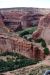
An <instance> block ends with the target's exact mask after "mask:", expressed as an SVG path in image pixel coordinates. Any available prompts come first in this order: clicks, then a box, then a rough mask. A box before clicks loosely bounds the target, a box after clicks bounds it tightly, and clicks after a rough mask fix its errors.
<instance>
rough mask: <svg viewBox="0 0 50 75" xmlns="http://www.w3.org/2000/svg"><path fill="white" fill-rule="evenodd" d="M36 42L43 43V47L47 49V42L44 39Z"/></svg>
mask: <svg viewBox="0 0 50 75" xmlns="http://www.w3.org/2000/svg"><path fill="white" fill-rule="evenodd" d="M35 42H37V43H41V45H42V47H46V42H45V40H44V39H42V38H40V39H37V40H35Z"/></svg>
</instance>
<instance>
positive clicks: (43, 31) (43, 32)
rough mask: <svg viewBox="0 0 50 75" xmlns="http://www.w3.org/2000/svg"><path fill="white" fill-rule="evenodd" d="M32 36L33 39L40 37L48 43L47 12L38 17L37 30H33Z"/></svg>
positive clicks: (49, 31)
mask: <svg viewBox="0 0 50 75" xmlns="http://www.w3.org/2000/svg"><path fill="white" fill-rule="evenodd" d="M32 36H33V39H37V38H39V37H41V38H43V39H44V40H45V41H46V43H47V44H49V45H50V14H47V15H45V16H43V17H42V18H41V19H40V21H39V24H38V28H37V31H35V32H34V33H33V34H32Z"/></svg>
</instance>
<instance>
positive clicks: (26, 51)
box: [0, 34, 44, 59]
mask: <svg viewBox="0 0 50 75" xmlns="http://www.w3.org/2000/svg"><path fill="white" fill-rule="evenodd" d="M4 51H14V52H17V53H20V54H22V55H24V56H26V57H28V58H31V59H33V58H35V59H44V51H43V49H40V48H39V47H38V46H36V45H33V44H32V43H31V42H29V41H27V40H25V39H23V38H21V37H19V36H17V35H16V36H13V35H12V34H11V36H10V35H9V36H8V35H7V34H0V52H4Z"/></svg>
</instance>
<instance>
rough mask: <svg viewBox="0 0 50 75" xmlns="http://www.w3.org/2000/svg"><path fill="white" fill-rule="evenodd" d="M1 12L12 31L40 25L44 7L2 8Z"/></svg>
mask: <svg viewBox="0 0 50 75" xmlns="http://www.w3.org/2000/svg"><path fill="white" fill-rule="evenodd" d="M47 11H49V10H47ZM47 11H46V13H47ZM0 13H1V14H0V15H1V19H2V22H3V23H4V25H5V26H6V27H7V28H9V30H10V31H18V30H22V29H25V28H27V27H32V26H34V25H38V23H39V19H40V17H42V16H43V15H44V9H43V10H42V9H41V10H39V9H37V8H35V9H34V8H20V9H18V8H17V9H1V10H0Z"/></svg>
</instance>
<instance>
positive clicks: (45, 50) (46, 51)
mask: <svg viewBox="0 0 50 75" xmlns="http://www.w3.org/2000/svg"><path fill="white" fill-rule="evenodd" d="M44 53H45V54H46V55H48V54H49V49H48V48H47V47H46V48H45V49H44Z"/></svg>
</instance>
